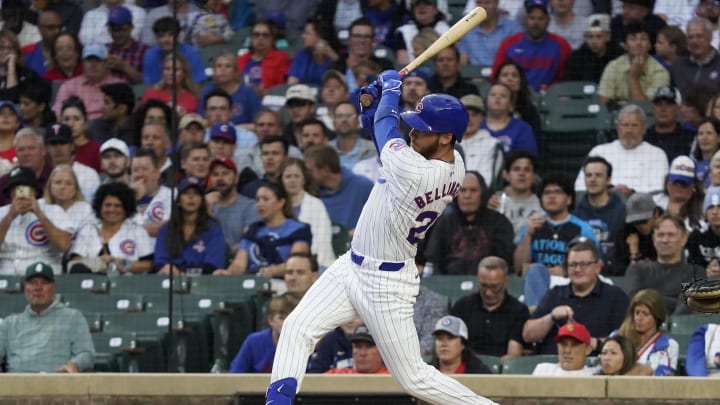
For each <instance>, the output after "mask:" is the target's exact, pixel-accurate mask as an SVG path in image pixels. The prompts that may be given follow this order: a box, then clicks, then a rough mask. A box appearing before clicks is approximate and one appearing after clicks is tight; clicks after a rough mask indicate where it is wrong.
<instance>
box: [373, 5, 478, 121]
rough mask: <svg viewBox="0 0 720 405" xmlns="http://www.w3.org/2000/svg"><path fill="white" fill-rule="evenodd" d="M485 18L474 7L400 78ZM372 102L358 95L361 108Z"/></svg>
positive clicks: (401, 74) (402, 70)
mask: <svg viewBox="0 0 720 405" xmlns="http://www.w3.org/2000/svg"><path fill="white" fill-rule="evenodd" d="M486 17H487V13H486V12H485V9H484V8H482V7H475V9H474V10H473V11H471V12H469V13H468V14H466V15H465V16H464V17H463V18H461V19H460V21H458V22H456V23H455V24H454V25H453V26H452V27H450V29H449V30H447V32H446V33H444V34H442V35H441V36H440V38H438V39H437V41H435V42H433V43H432V45H430V46H429V47H428V48H427V49H426V50H425V52H423V53H421V54H420V55H419V56H418V57H417V58H415V59H414V60H413V61H412V62H410V63H408V64H407V66H405V67H404V68H402V69H400V72H399V73H400V77H405V75H406V74H408V73H410V72H412V71H413V70H415V69H417V67H418V66H420V65H422V64H423V63H425V62H427V61H428V60H430V59H431V58H432V57H433V56H435V55H437V54H438V52H440V51H442V50H443V49H445V48H447V47H449V46H450V45H452V44H454V43H455V42H457V41H458V40H460V38H462V37H463V36H465V34H467V33H468V32H470V30H471V29H473V28H475V27H476V26H477V25H478V24H480V23H481V22H483V21H484V20H485V18H486ZM372 102H373V97H372V95H370V94H367V93H365V94H362V95H360V104H362V106H363V107H365V108H367V107H369V106H370V105H371V104H372Z"/></svg>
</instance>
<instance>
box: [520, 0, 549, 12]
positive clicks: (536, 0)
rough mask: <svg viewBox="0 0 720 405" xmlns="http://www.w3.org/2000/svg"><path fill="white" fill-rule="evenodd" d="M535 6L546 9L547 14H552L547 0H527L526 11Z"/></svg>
mask: <svg viewBox="0 0 720 405" xmlns="http://www.w3.org/2000/svg"><path fill="white" fill-rule="evenodd" d="M535 7H537V8H539V9H541V10H542V11H544V12H545V14H548V15H550V13H549V12H548V2H547V0H525V11H526V12H528V11H530V10H532V9H533V8H535Z"/></svg>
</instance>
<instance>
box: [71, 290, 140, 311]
mask: <svg viewBox="0 0 720 405" xmlns="http://www.w3.org/2000/svg"><path fill="white" fill-rule="evenodd" d="M60 297H61V299H62V301H63V302H65V303H66V304H67V305H68V306H69V307H71V308H75V309H77V310H79V311H80V312H82V313H83V314H86V313H87V314H89V313H97V312H135V311H142V310H143V297H142V295H140V294H116V295H109V294H88V293H68V294H61V295H60Z"/></svg>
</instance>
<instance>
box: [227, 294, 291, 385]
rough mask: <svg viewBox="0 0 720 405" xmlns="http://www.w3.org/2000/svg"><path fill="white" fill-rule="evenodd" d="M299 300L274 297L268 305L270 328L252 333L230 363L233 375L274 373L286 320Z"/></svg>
mask: <svg viewBox="0 0 720 405" xmlns="http://www.w3.org/2000/svg"><path fill="white" fill-rule="evenodd" d="M297 302H298V301H297V299H296V298H294V297H293V296H291V295H289V294H283V295H280V296H276V297H273V298H272V299H271V300H270V304H269V305H268V316H267V323H268V325H270V327H269V328H266V329H263V330H261V331H259V332H255V333H251V334H250V335H248V337H247V338H245V341H244V342H243V344H242V346H241V347H240V350H239V351H238V352H237V355H235V358H234V359H233V361H232V362H231V363H230V372H231V373H269V372H271V371H272V365H273V360H274V359H275V349H276V348H277V343H278V339H279V338H280V330H281V329H282V325H283V322H285V318H287V316H288V315H290V312H292V310H293V309H295V306H296V305H297Z"/></svg>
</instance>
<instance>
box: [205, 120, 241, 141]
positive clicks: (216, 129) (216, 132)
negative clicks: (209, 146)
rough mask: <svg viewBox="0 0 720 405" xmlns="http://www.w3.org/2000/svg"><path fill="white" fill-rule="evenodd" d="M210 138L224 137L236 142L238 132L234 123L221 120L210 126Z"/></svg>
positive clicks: (225, 139)
mask: <svg viewBox="0 0 720 405" xmlns="http://www.w3.org/2000/svg"><path fill="white" fill-rule="evenodd" d="M210 139H222V140H224V141H227V142H230V143H233V144H235V143H237V132H235V127H234V126H233V125H232V124H230V123H227V122H221V123H219V124H215V125H213V126H212V127H211V128H210Z"/></svg>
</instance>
